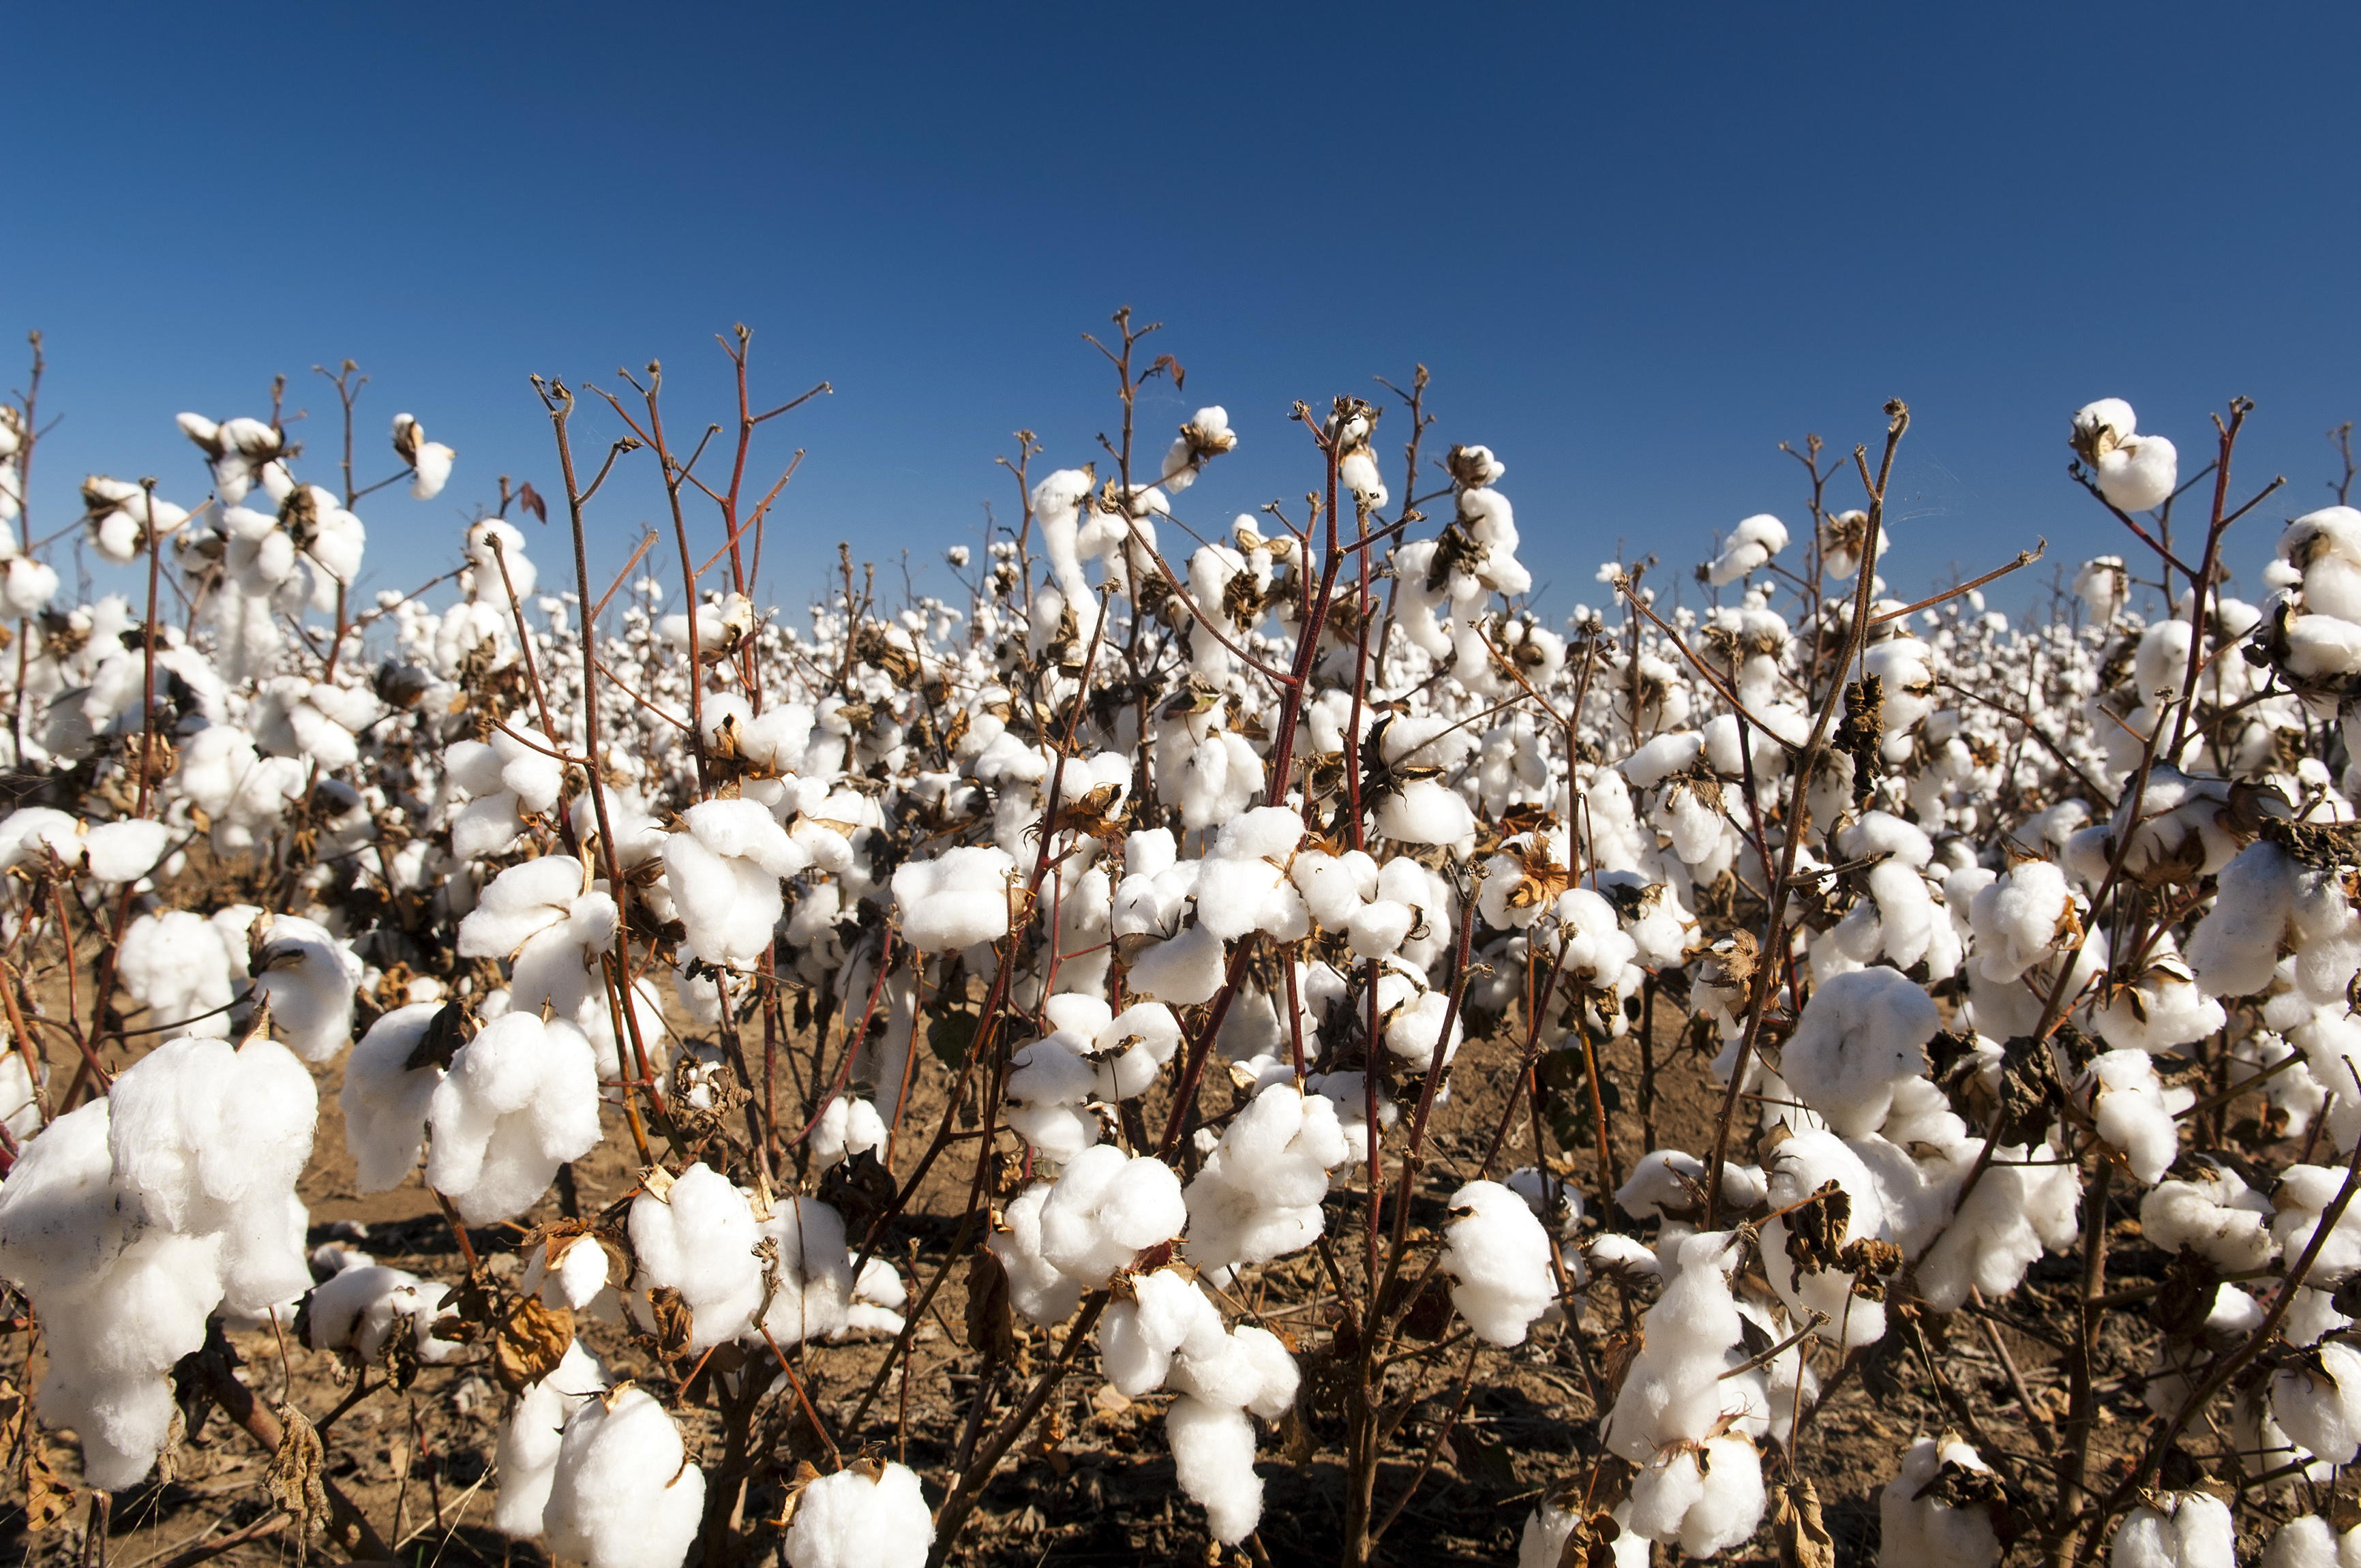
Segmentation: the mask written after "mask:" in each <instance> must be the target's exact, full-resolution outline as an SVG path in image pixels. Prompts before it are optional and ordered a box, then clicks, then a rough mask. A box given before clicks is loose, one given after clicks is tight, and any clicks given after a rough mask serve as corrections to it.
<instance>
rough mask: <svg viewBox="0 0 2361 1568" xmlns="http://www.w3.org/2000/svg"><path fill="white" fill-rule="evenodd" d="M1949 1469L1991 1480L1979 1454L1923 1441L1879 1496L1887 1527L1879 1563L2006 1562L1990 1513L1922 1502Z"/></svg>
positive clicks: (1969, 1565)
mask: <svg viewBox="0 0 2361 1568" xmlns="http://www.w3.org/2000/svg"><path fill="white" fill-rule="evenodd" d="M1946 1466H1951V1467H1956V1468H1958V1469H1961V1470H1972V1471H1976V1472H1978V1473H1979V1474H1982V1475H1990V1474H1991V1473H1992V1467H1991V1466H1990V1465H1988V1464H1985V1463H1984V1462H1983V1460H1982V1457H1981V1456H1979V1455H1978V1454H1977V1453H1976V1451H1975V1450H1974V1449H1972V1448H1971V1447H1969V1446H1968V1445H1967V1444H1966V1443H1964V1442H1960V1441H1959V1440H1958V1439H1957V1438H1952V1437H1946V1438H1944V1439H1943V1440H1942V1441H1941V1442H1937V1441H1936V1440H1935V1439H1933V1438H1920V1439H1919V1440H1918V1441H1917V1442H1916V1443H1913V1444H1912V1445H1911V1447H1910V1449H1909V1451H1908V1452H1907V1453H1904V1454H1903V1456H1902V1468H1901V1469H1900V1470H1899V1471H1897V1472H1896V1473H1895V1474H1894V1479H1893V1480H1891V1481H1888V1482H1887V1483H1886V1484H1885V1490H1884V1491H1883V1492H1881V1493H1880V1494H1879V1495H1878V1499H1877V1508H1878V1517H1879V1522H1880V1524H1881V1526H1882V1527H1883V1529H1882V1531H1881V1535H1882V1539H1881V1541H1880V1544H1879V1547H1878V1553H1877V1560H1878V1562H1879V1563H1880V1564H1881V1565H1886V1568H1993V1564H1994V1563H1998V1562H1999V1561H2000V1537H1999V1536H1998V1535H1997V1534H1996V1533H1994V1531H1993V1522H1992V1515H1991V1512H1990V1510H1989V1509H1987V1508H1982V1507H1981V1506H1979V1505H1974V1504H1970V1505H1967V1506H1964V1507H1960V1508H1953V1507H1951V1506H1950V1505H1949V1503H1946V1502H1943V1501H1942V1500H1941V1499H1939V1498H1937V1497H1922V1496H1921V1495H1920V1494H1922V1493H1923V1492H1925V1491H1926V1490H1927V1488H1928V1487H1929V1486H1932V1485H1933V1484H1934V1482H1935V1477H1936V1475H1937V1473H1938V1471H1940V1470H1941V1469H1943V1468H1944V1467H1946Z"/></svg>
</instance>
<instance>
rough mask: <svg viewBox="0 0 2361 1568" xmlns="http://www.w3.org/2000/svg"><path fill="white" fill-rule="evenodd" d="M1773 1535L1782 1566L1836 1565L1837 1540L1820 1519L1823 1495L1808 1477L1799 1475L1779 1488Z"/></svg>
mask: <svg viewBox="0 0 2361 1568" xmlns="http://www.w3.org/2000/svg"><path fill="white" fill-rule="evenodd" d="M1771 1534H1772V1538H1773V1540H1775V1541H1778V1543H1779V1564H1780V1568H1836V1561H1837V1543H1836V1541H1835V1538H1833V1537H1832V1536H1830V1535H1829V1534H1828V1526H1826V1525H1825V1524H1823V1523H1821V1521H1820V1494H1819V1491H1818V1489H1817V1488H1816V1487H1815V1486H1813V1485H1812V1483H1811V1482H1810V1481H1809V1480H1807V1479H1805V1478H1803V1477H1800V1476H1799V1477H1797V1478H1796V1479H1795V1480H1794V1481H1791V1482H1789V1483H1788V1484H1787V1485H1786V1486H1782V1487H1781V1488H1779V1502H1778V1506H1777V1507H1776V1508H1774V1509H1773V1512H1772V1515H1771Z"/></svg>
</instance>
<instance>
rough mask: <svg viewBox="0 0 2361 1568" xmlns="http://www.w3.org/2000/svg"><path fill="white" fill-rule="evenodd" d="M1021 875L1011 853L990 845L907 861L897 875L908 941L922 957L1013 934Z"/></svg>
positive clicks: (897, 896)
mask: <svg viewBox="0 0 2361 1568" xmlns="http://www.w3.org/2000/svg"><path fill="white" fill-rule="evenodd" d="M1015 873H1016V860H1015V859H1014V858H1013V857H1012V856H1010V855H1009V853H1008V852H1007V851H1006V850H1001V849H996V848H994V847H992V846H989V845H983V846H967V847H961V848H959V849H954V850H945V851H943V853H941V854H940V855H938V856H937V857H935V858H934V859H933V860H930V861H906V862H905V863H904V864H903V865H902V866H901V867H899V868H898V869H896V870H895V872H894V903H895V908H896V909H897V910H898V911H899V912H900V915H901V917H902V936H903V939H904V940H906V941H907V942H908V943H909V944H910V945H911V946H912V947H914V948H917V949H918V950H919V951H920V952H922V953H935V952H950V951H953V950H955V949H958V948H972V947H974V946H975V945H976V944H977V943H978V942H991V941H996V940H998V939H999V938H1002V937H1005V936H1006V935H1008V932H1009V916H1010V914H1011V912H1012V910H1013V908H1014V905H1015V901H1016V898H1017V896H1018V895H1017V894H1016V892H1015V891H1013V890H1012V889H1011V887H1010V885H1009V879H1010V878H1011V877H1012V876H1013V875H1014V874H1015Z"/></svg>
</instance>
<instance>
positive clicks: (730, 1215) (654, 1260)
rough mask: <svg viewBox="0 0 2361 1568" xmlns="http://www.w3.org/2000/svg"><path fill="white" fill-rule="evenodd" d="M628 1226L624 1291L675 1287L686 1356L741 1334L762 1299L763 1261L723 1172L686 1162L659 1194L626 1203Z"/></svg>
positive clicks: (749, 1217)
mask: <svg viewBox="0 0 2361 1568" xmlns="http://www.w3.org/2000/svg"><path fill="white" fill-rule="evenodd" d="M630 1227H631V1250H632V1252H633V1254H634V1255H636V1256H637V1257H638V1258H639V1261H640V1274H639V1277H637V1278H636V1279H634V1280H633V1282H632V1288H633V1289H634V1290H649V1289H653V1288H660V1287H669V1288H672V1289H675V1290H677V1291H679V1292H680V1298H681V1302H682V1304H683V1305H684V1306H686V1308H687V1309H688V1310H689V1314H690V1328H689V1338H688V1344H687V1349H686V1354H690V1355H697V1354H703V1353H704V1351H705V1350H706V1349H707V1348H708V1346H711V1345H716V1344H719V1343H721V1342H722V1341H724V1340H730V1339H736V1338H737V1337H738V1336H739V1335H740V1334H742V1333H745V1332H748V1330H749V1329H750V1328H751V1327H752V1323H753V1317H754V1313H755V1311H756V1310H759V1309H760V1308H761V1306H762V1304H763V1266H762V1262H761V1260H760V1259H758V1258H756V1257H755V1255H754V1243H755V1240H756V1233H755V1226H754V1213H753V1211H752V1209H750V1208H748V1207H747V1204H746V1200H745V1199H744V1198H743V1197H741V1195H740V1194H739V1191H738V1189H737V1188H736V1187H735V1186H733V1185H731V1183H730V1179H729V1178H728V1177H726V1176H723V1175H722V1174H721V1173H720V1172H719V1171H717V1170H715V1169H714V1168H712V1167H711V1166H708V1165H692V1166H690V1167H689V1168H687V1169H686V1170H685V1171H683V1172H682V1173H681V1174H680V1176H679V1177H678V1178H677V1179H675V1181H674V1182H673V1184H672V1186H671V1188H670V1189H669V1190H667V1191H666V1192H665V1193H664V1196H662V1197H661V1198H660V1197H658V1196H657V1195H656V1194H655V1193H653V1192H652V1191H643V1192H642V1193H641V1194H640V1195H639V1196H638V1197H637V1198H635V1199H633V1200H632V1201H631V1222H630Z"/></svg>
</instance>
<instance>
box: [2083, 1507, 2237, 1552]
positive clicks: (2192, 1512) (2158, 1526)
mask: <svg viewBox="0 0 2361 1568" xmlns="http://www.w3.org/2000/svg"><path fill="white" fill-rule="evenodd" d="M2147 1496H2148V1497H2150V1498H2151V1499H2152V1500H2151V1502H2149V1503H2146V1504H2143V1505H2141V1506H2140V1507H2138V1508H2134V1509H2133V1510H2132V1511H2131V1512H2130V1513H2129V1514H2127V1515H2125V1518H2124V1522H2123V1523H2122V1524H2121V1525H2119V1526H2117V1527H2116V1530H2115V1540H2114V1547H2113V1549H2112V1551H2111V1552H2110V1553H2109V1556H2108V1562H2109V1563H2112V1564H2114V1568H2235V1564H2236V1562H2237V1557H2236V1552H2235V1544H2236V1540H2237V1526H2236V1524H2235V1521H2233V1520H2232V1519H2231V1517H2230V1509H2229V1508H2228V1506H2227V1505H2226V1504H2224V1503H2223V1502H2222V1501H2221V1500H2220V1499H2219V1498H2217V1497H2212V1496H2209V1495H2208V1494H2206V1493H2203V1492H2161V1493H2150V1494H2147Z"/></svg>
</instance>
